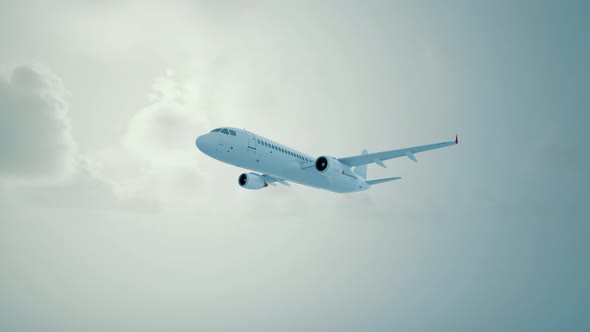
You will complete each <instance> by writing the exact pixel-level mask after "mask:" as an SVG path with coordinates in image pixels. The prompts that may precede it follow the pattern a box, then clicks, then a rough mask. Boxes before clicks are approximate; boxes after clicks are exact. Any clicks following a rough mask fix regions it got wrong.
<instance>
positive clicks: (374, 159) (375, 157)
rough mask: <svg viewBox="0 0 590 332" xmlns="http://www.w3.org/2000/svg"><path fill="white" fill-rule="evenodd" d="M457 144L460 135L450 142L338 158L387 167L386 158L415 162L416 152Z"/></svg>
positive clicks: (348, 162) (357, 164) (343, 161)
mask: <svg viewBox="0 0 590 332" xmlns="http://www.w3.org/2000/svg"><path fill="white" fill-rule="evenodd" d="M455 144H459V137H458V136H455V140H454V141H450V142H442V143H436V144H428V145H421V146H415V147H412V148H406V149H399V150H391V151H384V152H376V153H369V154H366V155H360V156H354V157H346V158H339V159H338V160H339V161H340V162H341V163H343V164H346V165H348V166H361V165H367V164H371V163H376V164H377V165H379V166H381V167H387V166H385V164H384V163H383V161H384V160H389V159H393V158H399V157H408V158H409V159H410V160H412V161H414V162H418V161H417V160H416V157H414V153H418V152H424V151H429V150H434V149H440V148H444V147H445V146H450V145H455Z"/></svg>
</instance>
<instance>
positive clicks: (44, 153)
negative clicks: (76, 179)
mask: <svg viewBox="0 0 590 332" xmlns="http://www.w3.org/2000/svg"><path fill="white" fill-rule="evenodd" d="M65 96H66V91H65V89H64V87H63V85H62V82H61V79H60V78H59V77H57V76H56V75H54V74H52V73H51V72H49V71H48V70H46V69H44V68H42V67H41V66H28V65H21V66H18V67H16V68H15V69H14V70H13V71H12V73H11V74H10V75H6V76H2V77H0V177H3V178H19V179H20V178H25V177H26V178H31V177H34V178H54V177H59V176H63V175H64V174H67V173H68V172H69V171H71V170H72V166H73V153H74V149H75V144H74V141H73V139H72V136H71V134H70V121H69V118H68V116H67V112H68V104H67V102H66V101H65Z"/></svg>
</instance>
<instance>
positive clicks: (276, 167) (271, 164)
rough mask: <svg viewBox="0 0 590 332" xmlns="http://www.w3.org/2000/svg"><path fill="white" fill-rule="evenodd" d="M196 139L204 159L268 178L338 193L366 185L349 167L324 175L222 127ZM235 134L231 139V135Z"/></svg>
mask: <svg viewBox="0 0 590 332" xmlns="http://www.w3.org/2000/svg"><path fill="white" fill-rule="evenodd" d="M223 129H225V131H226V132H227V131H232V133H231V134H226V133H224V132H221V131H217V132H210V133H207V134H205V135H202V136H199V137H198V138H197V139H196V141H195V143H196V145H197V147H198V148H199V150H201V151H202V152H203V153H205V154H206V155H208V156H210V157H212V158H214V159H217V160H219V161H222V162H224V163H227V164H231V165H234V166H238V167H241V168H245V169H249V170H252V171H255V172H260V173H262V174H267V175H269V176H271V177H274V178H277V179H282V180H286V181H291V182H295V183H299V184H303V185H306V186H310V187H314V188H320V189H325V190H329V191H333V192H338V193H347V192H356V191H363V190H367V189H369V188H370V185H369V184H368V183H367V182H366V181H365V179H363V178H362V177H361V176H359V175H357V174H356V173H354V171H353V170H352V169H351V167H349V166H345V167H346V169H345V170H344V171H342V172H341V173H340V172H338V173H336V174H326V173H322V172H319V171H318V170H317V169H316V168H315V158H314V157H312V156H310V155H308V154H305V153H302V152H299V151H297V150H295V149H291V148H289V147H287V146H285V145H282V144H279V143H276V142H274V141H272V140H270V139H267V138H264V137H262V136H259V135H256V134H254V133H251V132H249V131H247V130H243V129H237V128H231V127H225V128H223ZM234 134H235V135H234Z"/></svg>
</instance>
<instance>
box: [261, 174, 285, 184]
mask: <svg viewBox="0 0 590 332" xmlns="http://www.w3.org/2000/svg"><path fill="white" fill-rule="evenodd" d="M261 176H262V178H263V179H264V181H265V182H266V183H268V184H270V185H271V186H276V184H275V182H278V183H280V184H282V185H285V186H287V187H290V186H291V185H290V184H289V182H287V181H285V180H283V179H281V178H278V177H276V176H272V175H268V174H262V175H261Z"/></svg>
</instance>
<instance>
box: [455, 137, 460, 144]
mask: <svg viewBox="0 0 590 332" xmlns="http://www.w3.org/2000/svg"><path fill="white" fill-rule="evenodd" d="M455 144H459V135H455Z"/></svg>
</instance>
